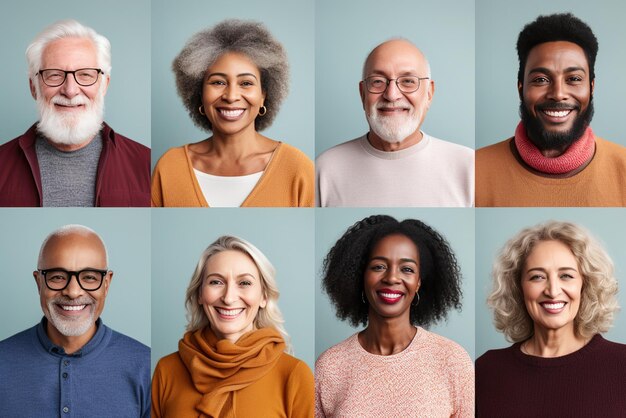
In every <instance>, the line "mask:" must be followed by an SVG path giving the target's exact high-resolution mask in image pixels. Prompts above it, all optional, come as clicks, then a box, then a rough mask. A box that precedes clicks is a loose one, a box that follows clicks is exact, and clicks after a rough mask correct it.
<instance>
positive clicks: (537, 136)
mask: <svg viewBox="0 0 626 418" xmlns="http://www.w3.org/2000/svg"><path fill="white" fill-rule="evenodd" d="M557 107H558V106H557ZM519 113H520V117H521V118H522V123H523V124H524V127H525V128H526V135H527V136H528V139H530V141H531V142H532V143H533V144H535V146H536V147H537V148H539V151H547V150H556V151H559V152H561V153H563V152H565V150H567V149H568V148H569V147H570V145H572V144H573V143H574V142H576V141H577V140H578V139H580V137H581V136H582V135H583V133H585V129H587V127H588V126H589V124H590V123H591V119H592V118H593V96H591V97H590V98H589V106H587V109H586V110H585V111H584V112H583V113H580V114H578V116H576V120H574V125H573V126H572V129H570V130H569V131H567V132H550V131H546V130H545V129H544V127H543V124H542V122H541V121H540V120H539V118H536V117H534V116H533V115H531V114H530V112H529V111H528V109H527V108H526V106H525V105H524V102H523V101H520V105H519Z"/></svg>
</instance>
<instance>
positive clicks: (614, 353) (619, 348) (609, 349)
mask: <svg viewBox="0 0 626 418" xmlns="http://www.w3.org/2000/svg"><path fill="white" fill-rule="evenodd" d="M594 339H596V340H597V347H598V348H599V349H600V350H601V351H602V357H605V358H606V357H612V358H613V359H616V360H617V359H620V360H621V364H622V366H623V367H624V368H626V344H621V343H616V342H614V341H609V340H607V339H605V338H604V337H602V336H601V335H600V334H598V335H596V336H595V337H594Z"/></svg>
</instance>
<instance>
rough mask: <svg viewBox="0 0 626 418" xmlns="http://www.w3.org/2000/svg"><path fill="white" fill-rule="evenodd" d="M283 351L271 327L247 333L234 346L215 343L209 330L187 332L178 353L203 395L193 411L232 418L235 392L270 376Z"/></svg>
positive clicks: (277, 336)
mask: <svg viewBox="0 0 626 418" xmlns="http://www.w3.org/2000/svg"><path fill="white" fill-rule="evenodd" d="M284 349H285V342H284V340H283V338H282V336H281V335H280V333H279V332H278V331H276V330H275V329H273V328H261V329H259V330H255V331H252V332H249V333H247V334H245V335H243V336H242V337H241V338H240V339H239V340H238V341H237V343H236V344H233V343H231V342H230V341H228V340H219V341H218V339H217V337H216V336H215V334H214V333H213V331H211V329H210V328H208V327H207V328H204V329H202V330H198V331H195V332H188V333H186V334H185V335H184V337H183V339H182V340H180V342H179V343H178V351H179V354H180V357H181V359H182V361H183V363H184V364H185V366H186V367H187V370H188V371H189V374H190V375H191V380H192V381H193V384H194V386H195V387H196V390H197V391H198V392H200V393H202V394H203V396H202V400H201V401H200V403H198V404H197V405H196V410H197V411H198V412H199V413H201V414H202V416H203V417H216V418H217V417H220V418H221V417H232V416H234V413H233V396H234V392H235V391H237V390H240V389H243V388H245V387H247V386H249V385H251V384H253V383H254V382H256V381H257V380H259V379H260V378H262V377H263V376H265V375H266V374H267V373H269V372H270V371H271V370H272V368H273V367H274V365H276V363H277V362H278V359H279V358H280V356H281V355H282V353H283V351H284Z"/></svg>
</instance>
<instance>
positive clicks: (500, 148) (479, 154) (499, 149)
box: [476, 137, 513, 159]
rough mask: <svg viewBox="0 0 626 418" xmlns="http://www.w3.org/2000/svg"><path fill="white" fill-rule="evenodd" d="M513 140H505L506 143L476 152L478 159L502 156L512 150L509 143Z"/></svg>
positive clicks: (502, 142) (489, 146) (492, 145)
mask: <svg viewBox="0 0 626 418" xmlns="http://www.w3.org/2000/svg"><path fill="white" fill-rule="evenodd" d="M512 139H513V138H512V137H511V138H508V139H505V140H504V141H500V142H496V143H495V144H491V145H487V146H486V147H482V148H479V149H477V150H476V159H478V158H479V157H482V158H486V157H487V156H490V155H493V154H501V153H503V152H507V151H508V150H510V145H509V143H510V142H511V140H512Z"/></svg>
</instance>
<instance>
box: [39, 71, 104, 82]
mask: <svg viewBox="0 0 626 418" xmlns="http://www.w3.org/2000/svg"><path fill="white" fill-rule="evenodd" d="M85 70H96V71H97V72H98V73H97V75H96V80H95V81H94V82H93V83H91V84H82V83H81V82H80V81H78V79H77V78H76V73H77V72H80V71H85ZM44 71H61V72H63V81H62V82H61V83H60V84H55V85H52V86H51V85H50V84H48V83H46V79H45V77H44V76H43V74H42V73H43V72H44ZM68 74H72V76H73V77H74V81H76V84H78V85H79V86H82V87H89V86H93V85H94V84H96V83H97V82H98V79H99V78H100V74H102V75H104V71H102V69H101V68H79V69H78V70H74V71H65V70H61V69H59V68H46V69H43V70H39V71H37V72H36V73H35V75H36V76H37V75H38V76H39V77H41V81H43V83H44V84H45V85H46V86H48V87H59V86H62V85H63V84H65V81H66V80H67V75H68Z"/></svg>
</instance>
